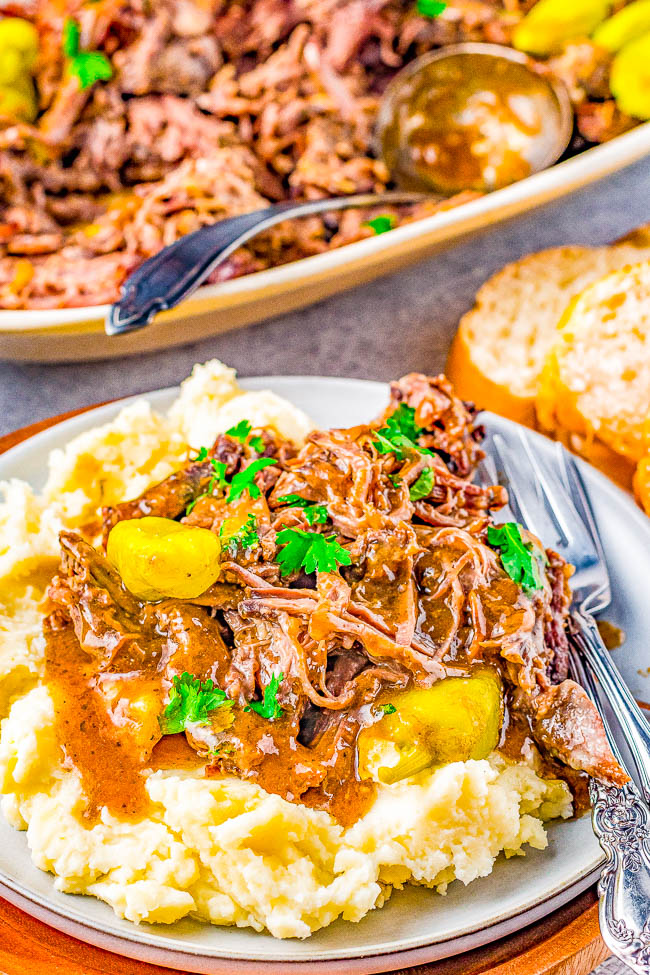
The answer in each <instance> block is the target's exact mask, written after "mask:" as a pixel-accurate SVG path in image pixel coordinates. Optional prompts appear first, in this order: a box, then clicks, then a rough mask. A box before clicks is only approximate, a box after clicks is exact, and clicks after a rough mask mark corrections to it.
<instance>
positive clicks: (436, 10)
mask: <svg viewBox="0 0 650 975" xmlns="http://www.w3.org/2000/svg"><path fill="white" fill-rule="evenodd" d="M416 6H417V11H418V13H419V14H422V16H423V17H439V16H440V14H441V13H442V12H443V10H446V9H447V4H446V3H443V0H417V5H416Z"/></svg>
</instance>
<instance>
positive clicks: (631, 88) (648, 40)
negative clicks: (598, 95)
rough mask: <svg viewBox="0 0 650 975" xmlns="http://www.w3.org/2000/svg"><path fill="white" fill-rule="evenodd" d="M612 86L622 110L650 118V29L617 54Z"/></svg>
mask: <svg viewBox="0 0 650 975" xmlns="http://www.w3.org/2000/svg"><path fill="white" fill-rule="evenodd" d="M609 87H610V88H611V91H612V94H613V96H614V98H615V99H616V104H617V105H618V107H619V108H620V110H621V111H622V112H625V114H626V115H633V116H635V117H636V118H642V119H650V32H648V33H647V34H644V35H643V36H642V37H639V38H638V39H637V40H636V41H630V43H629V44H626V45H625V47H623V48H621V50H620V51H619V52H618V54H617V55H616V56H615V58H614V61H613V62H612V70H611V73H610V76H609Z"/></svg>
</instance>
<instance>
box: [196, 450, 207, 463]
mask: <svg viewBox="0 0 650 975" xmlns="http://www.w3.org/2000/svg"><path fill="white" fill-rule="evenodd" d="M207 459H208V448H207V447H199V452H198V454H197V455H196V457H195V458H194V462H195V463H196V462H197V461H200V460H207Z"/></svg>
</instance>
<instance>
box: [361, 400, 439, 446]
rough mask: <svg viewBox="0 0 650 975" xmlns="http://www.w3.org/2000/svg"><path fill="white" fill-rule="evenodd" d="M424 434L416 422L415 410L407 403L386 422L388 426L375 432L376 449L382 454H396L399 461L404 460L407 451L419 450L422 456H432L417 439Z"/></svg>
mask: <svg viewBox="0 0 650 975" xmlns="http://www.w3.org/2000/svg"><path fill="white" fill-rule="evenodd" d="M423 433H424V430H423V429H422V427H419V426H418V425H417V424H416V422H415V410H414V409H413V407H412V406H407V405H406V403H400V405H399V406H398V407H397V409H396V410H395V412H394V413H391V415H390V416H389V417H388V419H387V420H386V426H385V427H381V428H380V429H379V430H375V437H376V440H373V444H374V446H375V449H376V450H377V452H378V453H380V454H395V457H396V458H397V460H404V457H405V454H406V451H409V450H418V451H419V452H420V453H421V454H429V455H430V454H431V451H430V450H427V449H426V448H425V447H420V446H419V445H418V443H417V438H418V437H419V436H420V435H421V434H423Z"/></svg>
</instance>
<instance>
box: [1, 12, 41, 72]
mask: <svg viewBox="0 0 650 975" xmlns="http://www.w3.org/2000/svg"><path fill="white" fill-rule="evenodd" d="M7 50H12V51H17V52H18V54H19V55H20V58H21V61H22V64H23V68H24V72H25V73H26V74H29V73H30V72H31V71H32V70H33V68H34V65H35V64H36V58H37V57H38V31H37V30H36V28H35V27H34V25H33V24H30V22H29V21H28V20H23V19H22V17H4V18H3V19H2V20H0V52H3V51H7Z"/></svg>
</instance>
